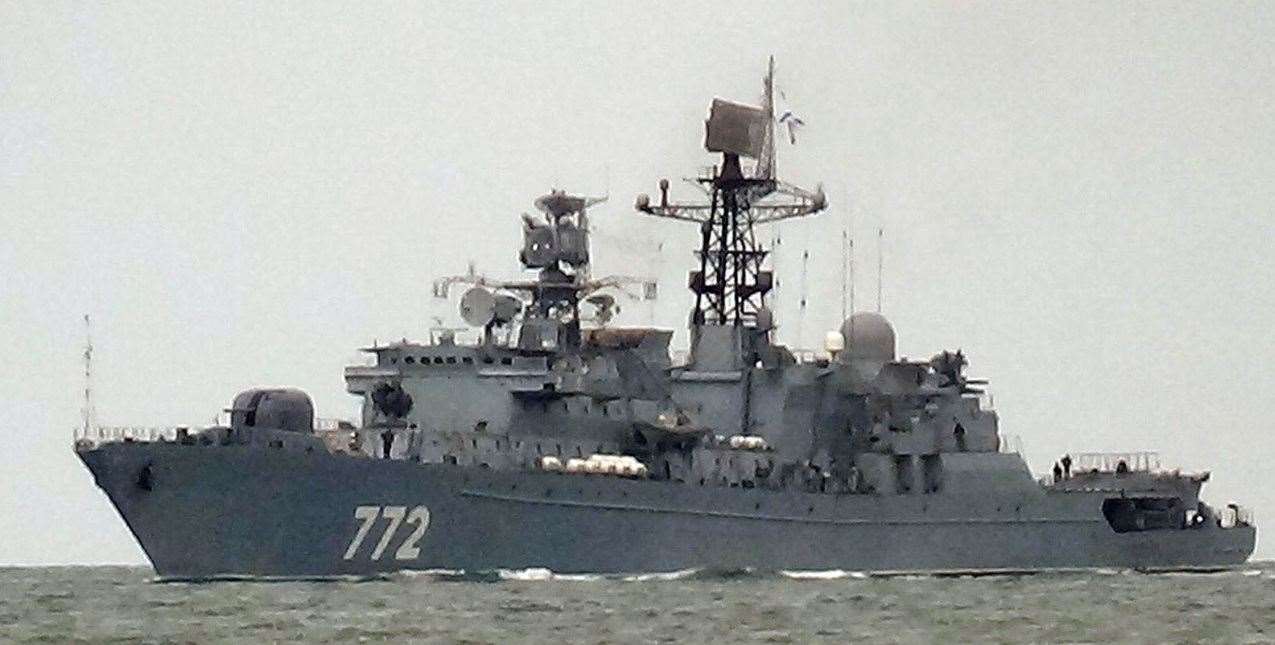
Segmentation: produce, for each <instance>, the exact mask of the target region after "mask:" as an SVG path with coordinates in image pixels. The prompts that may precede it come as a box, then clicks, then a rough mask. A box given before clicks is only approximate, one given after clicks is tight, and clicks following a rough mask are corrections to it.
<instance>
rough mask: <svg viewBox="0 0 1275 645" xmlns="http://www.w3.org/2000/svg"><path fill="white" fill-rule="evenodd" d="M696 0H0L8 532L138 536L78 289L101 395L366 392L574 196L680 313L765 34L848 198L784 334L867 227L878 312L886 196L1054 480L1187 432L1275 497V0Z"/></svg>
mask: <svg viewBox="0 0 1275 645" xmlns="http://www.w3.org/2000/svg"><path fill="white" fill-rule="evenodd" d="M695 4H696V5H697V6H695V7H692V8H688V9H683V8H679V7H675V6H674V5H672V4H666V5H654V4H647V3H638V4H616V3H610V2H607V3H601V2H585V3H573V4H551V5H545V4H540V3H520V4H508V5H478V4H471V3H437V4H393V5H390V4H375V5H367V4H363V3H347V4H330V3H308V2H307V3H264V4H263V3H228V2H219V3H210V4H209V5H208V6H206V7H203V8H198V7H192V4H191V3H149V4H142V3H138V4H129V5H124V4H119V3H112V4H111V5H109V6H99V5H93V4H87V3H74V4H71V3H40V2H28V3H16V2H9V3H4V4H3V5H0V224H3V228H2V231H3V234H2V235H0V365H2V366H3V367H0V433H2V435H0V436H2V437H3V449H0V563H67V562H142V561H143V558H142V554H141V551H140V550H139V549H138V547H137V546H136V544H135V543H134V542H133V540H132V538H131V537H130V536H129V534H128V533H127V531H126V529H125V527H124V524H123V522H122V521H120V520H119V518H118V517H117V516H116V515H115V513H114V511H113V510H112V509H111V508H110V505H109V503H108V501H107V500H106V498H105V496H103V495H102V494H101V493H100V492H99V491H98V490H97V489H96V488H95V487H94V485H93V482H92V479H91V477H90V476H89V475H88V473H87V472H86V471H85V470H84V469H83V468H82V467H81V466H80V464H79V463H78V462H77V461H76V460H75V458H74V456H73V454H72V451H71V446H70V441H71V428H72V427H73V426H75V425H76V424H77V423H78V420H79V409H80V404H81V401H80V388H81V367H80V362H79V355H80V351H81V345H82V343H83V329H82V325H81V319H80V317H81V315H82V314H84V313H90V314H92V315H93V316H94V318H95V326H96V329H95V333H96V336H97V338H96V345H97V354H96V376H97V395H98V412H99V417H100V419H101V421H102V422H104V423H108V424H138V425H161V424H173V423H181V422H191V423H206V422H207V421H209V420H211V418H212V417H213V415H214V414H215V413H216V412H217V411H218V410H220V409H221V408H223V407H224V406H226V405H227V404H228V403H229V401H230V399H231V397H232V396H233V395H234V394H235V393H236V392H237V391H239V390H240V389H243V388H246V387H248V386H253V385H262V384H280V385H295V386H299V387H302V388H304V389H306V390H307V391H309V392H310V394H311V395H312V396H313V397H314V399H315V401H316V403H317V405H318V407H319V409H320V413H321V414H323V415H325V416H350V415H352V414H353V413H354V410H355V408H354V400H353V398H352V397H350V396H348V395H346V394H345V393H344V388H343V383H342V380H341V368H342V366H343V365H345V364H347V363H349V362H351V361H356V360H358V357H357V355H356V353H355V351H354V349H355V348H356V347H359V346H362V345H365V344H366V343H368V342H370V341H371V340H372V339H373V338H379V339H382V340H384V339H389V338H399V337H404V336H406V337H415V338H419V337H421V336H423V334H424V330H425V329H426V328H427V327H428V326H429V324H430V319H431V318H432V317H433V316H440V317H442V318H443V319H444V320H446V321H448V322H452V321H456V320H457V319H458V317H457V316H456V315H455V313H454V303H447V302H441V301H437V300H434V299H432V298H431V296H430V292H429V281H430V280H431V279H432V278H433V277H435V276H437V275H443V274H449V273H461V272H463V271H464V269H465V265H466V262H467V261H469V260H471V259H472V260H474V261H475V262H477V264H478V267H479V269H480V270H484V271H487V272H489V273H491V274H494V275H509V274H510V273H511V272H512V271H514V270H515V268H516V258H515V251H516V246H517V242H518V239H519V235H520V233H519V220H518V214H519V213H521V212H522V211H524V210H530V208H531V200H532V199H534V198H535V197H536V196H537V195H539V194H541V193H543V192H545V191H546V190H548V189H549V188H550V187H563V188H567V189H570V190H574V191H581V192H589V193H604V192H607V191H609V192H610V195H611V196H612V200H611V201H610V202H609V203H607V204H605V205H603V206H600V207H599V208H598V209H596V211H595V213H594V215H595V217H594V221H595V223H596V225H597V229H598V233H599V234H598V235H597V236H596V238H595V253H596V255H597V256H599V260H598V265H599V266H598V270H599V271H601V272H624V273H642V272H645V273H651V274H658V276H659V277H660V278H661V301H660V302H659V303H658V305H657V306H656V307H657V309H656V310H652V309H651V308H650V307H643V306H630V307H626V308H625V309H624V312H623V313H622V314H621V322H628V323H630V324H647V323H649V322H650V321H651V320H652V318H654V319H655V320H656V321H657V322H660V323H662V324H664V325H665V326H673V327H678V328H680V327H682V326H683V323H684V321H685V320H686V314H687V307H688V305H689V298H688V297H687V296H686V295H685V294H684V293H682V285H684V284H685V271H686V270H687V269H688V268H689V265H690V263H691V254H690V249H691V247H692V246H693V245H694V235H695V232H694V230H693V229H692V228H689V227H686V226H681V225H678V224H675V223H667V224H666V223H659V222H651V221H644V220H642V218H640V217H639V216H638V215H635V214H634V213H633V211H632V201H633V197H634V195H635V194H637V193H639V192H655V183H656V181H657V180H658V179H659V178H660V177H671V178H674V179H677V178H679V177H682V176H687V175H691V174H694V173H695V172H696V169H697V168H699V167H701V166H704V165H706V164H709V163H711V162H712V159H711V157H709V156H708V155H706V154H705V153H703V151H702V150H701V148H700V143H701V141H702V119H703V116H704V113H705V108H706V106H707V104H708V102H709V100H710V99H711V98H712V97H713V96H714V95H718V96H723V97H726V98H732V99H737V100H754V99H755V98H756V97H757V95H758V93H759V91H760V77H761V74H762V71H763V69H764V65H765V60H766V56H767V55H769V54H772V53H773V54H774V55H775V56H776V60H777V64H778V71H779V79H778V83H779V85H780V87H781V89H783V90H784V91H785V93H786V95H787V97H788V100H789V103H790V104H791V105H792V107H793V108H794V109H795V110H796V111H797V112H798V114H800V115H801V116H802V117H803V118H804V120H805V121H806V122H807V124H808V126H807V127H806V128H805V129H804V130H803V131H801V132H800V133H799V139H798V142H797V145H796V146H785V147H784V148H783V149H781V150H780V155H781V157H780V160H779V163H780V172H781V174H783V175H784V176H785V177H786V178H787V179H789V180H790V181H793V182H795V183H799V184H805V185H813V184H814V183H816V182H818V181H822V182H824V185H825V186H826V188H827V191H828V194H829V197H830V199H831V201H832V207H831V208H830V209H829V211H828V212H826V213H824V214H821V215H820V216H819V217H817V218H814V219H811V220H810V221H806V222H800V223H793V224H788V225H785V227H784V229H783V230H782V231H781V233H782V236H783V251H782V252H781V253H780V254H779V256H778V257H777V258H776V261H777V265H778V270H779V271H780V275H781V280H782V283H783V288H782V290H781V293H780V295H779V302H778V306H777V309H778V313H779V317H780V323H781V324H782V325H783V327H782V331H781V339H782V340H784V341H786V342H788V343H790V344H800V345H807V346H812V345H816V344H818V343H819V342H820V339H821V338H822V335H823V331H824V330H826V329H832V328H834V327H835V325H836V323H837V318H838V317H839V314H840V295H839V292H840V287H839V283H840V271H839V269H838V263H839V260H840V242H839V237H840V232H841V230H842V229H843V228H845V227H847V226H850V227H851V230H853V231H854V234H855V238H856V241H857V244H856V248H857V249H858V251H857V253H856V259H857V265H858V269H859V270H858V271H857V272H856V283H857V295H858V303H857V304H859V305H861V308H862V307H863V306H865V305H866V306H868V307H872V306H875V303H874V302H872V301H873V300H874V299H875V287H876V277H875V264H876V260H875V248H876V244H875V240H874V237H875V230H876V228H877V227H878V226H882V227H884V228H885V231H886V236H885V242H884V256H885V267H886V269H885V280H884V283H885V299H884V311H885V313H886V314H887V315H888V316H889V317H890V318H891V319H892V320H893V322H894V324H895V327H896V328H897V330H898V334H899V348H900V351H901V352H902V353H904V354H907V355H911V356H913V357H926V356H929V355H931V354H932V353H934V352H936V351H938V350H941V349H944V348H948V349H955V348H958V347H959V348H963V349H964V350H965V351H966V352H967V353H968V354H969V356H970V362H971V372H972V373H973V374H974V375H976V376H979V377H987V378H990V379H991V380H992V386H991V389H992V392H993V395H994V397H995V403H996V406H997V408H998V409H999V412H1000V414H1001V427H1002V429H1003V430H1004V431H1005V432H1007V433H1010V434H1014V435H1018V436H1021V437H1022V440H1023V442H1024V444H1025V446H1026V455H1027V457H1028V458H1029V460H1030V461H1031V463H1032V464H1033V466H1034V467H1035V468H1036V469H1037V470H1038V471H1040V470H1043V469H1047V468H1048V467H1049V465H1050V464H1052V462H1053V460H1054V459H1056V458H1057V457H1058V456H1060V455H1061V454H1062V453H1063V452H1065V451H1073V452H1074V451H1081V450H1129V449H1141V448H1152V449H1159V450H1160V451H1161V453H1162V455H1163V458H1164V461H1165V462H1166V463H1174V464H1181V465H1183V466H1185V467H1188V468H1193V469H1210V470H1212V471H1213V480H1212V481H1211V482H1210V483H1209V484H1208V486H1207V489H1206V493H1207V497H1208V498H1210V499H1211V500H1212V501H1214V502H1225V501H1229V500H1231V499H1235V500H1238V501H1240V502H1243V503H1248V504H1251V505H1253V506H1255V507H1256V508H1257V511H1258V518H1259V521H1260V520H1272V519H1275V477H1273V475H1272V472H1273V468H1272V457H1275V440H1273V439H1272V435H1271V433H1272V427H1271V426H1272V422H1271V418H1272V416H1271V414H1272V411H1273V410H1272V407H1273V406H1272V403H1273V402H1275V395H1273V394H1272V393H1273V392H1275V377H1273V376H1272V366H1273V365H1275V342H1273V341H1272V326H1273V324H1275V295H1273V289H1272V285H1273V284H1275V259H1272V251H1273V250H1275V248H1273V247H1275V241H1273V240H1275V237H1273V234H1275V224H1273V223H1272V217H1271V215H1272V204H1275V199H1273V198H1275V184H1273V182H1272V178H1273V177H1275V125H1272V118H1271V114H1272V110H1273V109H1275V102H1273V99H1275V60H1273V58H1272V56H1273V54H1275V5H1271V4H1267V3H1245V4H1239V3H1223V2H1208V3H1199V4H1187V5H1182V4H1171V3H1164V2H1156V3H1138V4H1133V3H1112V2H1098V3H1080V2H1067V3H1057V4H1031V3H1013V4H977V5H975V4H969V3H943V4H911V3H873V4H867V5H864V4H858V3H855V4H846V3H819V4H801V3H795V4H794V3H773V2H768V3H757V4H743V5H740V4H738V3H730V4H709V3H695ZM679 184H680V182H677V181H675V182H674V187H675V188H674V189H675V191H678V190H682V189H684V188H686V187H685V186H681V185H679ZM683 194H686V193H685V192H684V191H683ZM688 196H689V195H688ZM851 222H853V223H852V224H851ZM802 251H808V252H809V253H810V261H809V263H808V266H807V268H806V271H805V280H804V284H805V287H804V290H805V291H806V295H807V296H808V297H809V300H810V301H811V305H810V306H809V308H808V310H807V311H806V312H805V314H804V315H799V313H800V312H799V311H798V310H797V309H796V307H795V303H796V301H797V299H798V296H799V295H800V292H801V291H802V290H803V287H802V284H803V280H802V269H801V262H800V255H801V252H802ZM681 337H684V336H681ZM1266 544H1275V542H1271V541H1269V540H1265V541H1263V544H1261V545H1260V546H1259V556H1269V555H1271V554H1272V553H1275V551H1272V548H1271V547H1267V546H1266Z"/></svg>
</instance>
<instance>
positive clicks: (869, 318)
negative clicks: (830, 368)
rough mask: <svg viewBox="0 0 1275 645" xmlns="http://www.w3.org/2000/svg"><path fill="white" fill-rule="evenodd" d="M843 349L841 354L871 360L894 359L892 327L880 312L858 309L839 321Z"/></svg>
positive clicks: (845, 356)
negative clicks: (844, 319) (843, 344)
mask: <svg viewBox="0 0 1275 645" xmlns="http://www.w3.org/2000/svg"><path fill="white" fill-rule="evenodd" d="M841 337H842V338H844V339H845V343H846V344H845V348H846V349H845V351H844V352H842V353H841V356H843V357H844V358H846V359H848V360H850V359H865V360H873V361H882V362H885V361H892V360H894V327H892V326H891V325H890V321H888V320H886V319H885V316H882V315H881V314H878V313H875V312H870V311H860V312H858V313H854V314H851V315H850V317H849V318H847V319H846V321H845V322H843V323H841Z"/></svg>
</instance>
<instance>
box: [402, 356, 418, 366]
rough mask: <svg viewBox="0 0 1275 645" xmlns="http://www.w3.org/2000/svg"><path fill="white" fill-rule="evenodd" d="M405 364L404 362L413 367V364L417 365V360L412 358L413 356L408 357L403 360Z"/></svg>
mask: <svg viewBox="0 0 1275 645" xmlns="http://www.w3.org/2000/svg"><path fill="white" fill-rule="evenodd" d="M403 362H404V363H407V364H408V365H411V364H413V363H415V362H416V359H415V358H412V357H411V356H408V357H407V358H404V359H403Z"/></svg>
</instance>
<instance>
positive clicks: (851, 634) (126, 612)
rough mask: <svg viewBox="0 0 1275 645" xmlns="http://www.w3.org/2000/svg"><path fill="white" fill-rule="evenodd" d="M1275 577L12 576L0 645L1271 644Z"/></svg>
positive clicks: (1254, 569) (1241, 572)
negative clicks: (172, 580) (104, 644)
mask: <svg viewBox="0 0 1275 645" xmlns="http://www.w3.org/2000/svg"><path fill="white" fill-rule="evenodd" d="M1272 578H1275V565H1271V564H1267V563H1260V562H1259V563H1251V564H1248V565H1245V566H1243V567H1240V568H1237V569H1233V570H1229V571H1226V572H1223V573H1204V574H1198V573H1197V574H1181V573H1175V574H1167V575H1166V574H1161V573H1140V572H1137V571H1129V570H1123V569H1108V570H1088V571H1077V570H1068V571H1055V572H1039V573H1038V575H1018V574H1006V573H1000V574H998V575H986V572H983V573H982V574H980V575H972V574H958V573H955V572H940V573H935V574H928V575H918V574H916V573H902V572H900V573H893V574H891V573H888V572H887V573H875V572H866V571H853V570H839V569H826V570H784V571H758V570H749V569H735V570H705V569H686V570H681V571H670V572H647V573H629V574H597V573H577V572H571V573H559V572H554V571H551V570H549V569H544V568H530V569H505V570H492V571H474V572H467V571H459V570H443V569H436V570H432V571H404V572H402V573H396V574H390V575H383V576H375V577H372V578H356V579H332V578H328V579H322V580H323V581H322V582H316V581H314V579H293V580H292V581H283V580H280V579H277V578H269V579H260V580H264V581H268V582H269V583H270V584H268V585H257V584H252V583H249V584H245V583H243V582H204V583H202V584H175V585H157V584H152V580H153V578H152V574H151V571H150V569H148V568H118V567H117V568H98V569H92V568H87V569H86V568H81V569H75V570H69V569H55V568H49V569H4V568H0V642H76V641H93V642H97V641H120V642H142V641H153V642H210V641H224V642H351V641H361V640H369V641H404V642H457V641H466V642H490V643H498V642H520V641H534V642H550V641H552V642H597V641H611V642H718V641H732V642H734V641H741V642H742V641H752V642H799V643H805V642H847V641H850V642H855V641H902V642H933V641H935V640H952V641H956V642H991V641H995V642H1058V641H1069V642H1129V641H1131V640H1135V641H1138V642H1195V641H1200V640H1211V641H1215V642H1269V641H1270V638H1269V635H1270V634H1272V633H1275V613H1272V612H1270V611H1269V607H1270V606H1272V604H1275V585H1273V584H1271V579H1272ZM254 580H256V579H254ZM369 580H370V581H371V582H368V581H369ZM475 583H479V584H475ZM1112 599H1118V602H1112ZM1236 599H1242V601H1237V600H1236Z"/></svg>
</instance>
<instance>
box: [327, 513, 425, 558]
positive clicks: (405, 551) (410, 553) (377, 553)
mask: <svg viewBox="0 0 1275 645" xmlns="http://www.w3.org/2000/svg"><path fill="white" fill-rule="evenodd" d="M378 517H384V518H385V519H387V520H389V521H390V523H389V526H386V527H385V532H384V533H382V534H381V539H380V540H378V541H377V543H376V547H375V548H373V549H372V553H371V557H372V559H373V560H380V559H381V556H382V555H384V554H385V549H387V548H389V546H390V542H391V541H392V540H393V539H394V534H395V533H396V532H397V531H398V527H399V525H401V524H403V520H404V518H406V520H407V523H408V524H415V525H416V530H414V531H412V534H411V535H409V536H407V539H406V540H403V544H401V545H400V546H399V547H398V550H397V551H395V552H394V559H396V560H413V559H415V558H417V557H418V556H420V554H421V548H420V547H419V546H418V545H417V543H419V542H420V541H421V538H422V537H424V536H425V529H427V528H429V509H428V508H425V507H424V506H417V507H414V508H413V509H412V510H411V512H408V510H407V507H406V506H384V507H381V506H360V507H358V508H356V509H354V518H355V519H358V520H362V521H363V523H362V524H361V525H359V530H358V531H357V532H356V533H355V534H354V539H353V540H351V541H350V546H349V547H348V548H346V550H345V559H346V560H353V559H354V556H355V554H357V553H358V551H359V547H360V546H362V545H363V540H365V539H367V534H368V533H370V532H371V531H372V525H373V524H374V523H376V518H378Z"/></svg>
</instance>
